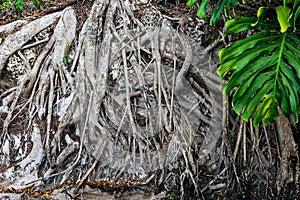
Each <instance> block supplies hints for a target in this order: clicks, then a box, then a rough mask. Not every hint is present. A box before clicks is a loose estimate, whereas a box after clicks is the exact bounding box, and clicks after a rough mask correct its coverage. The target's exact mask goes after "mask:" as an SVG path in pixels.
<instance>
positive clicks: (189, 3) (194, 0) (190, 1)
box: [186, 0, 198, 7]
mask: <svg viewBox="0 0 300 200" xmlns="http://www.w3.org/2000/svg"><path fill="white" fill-rule="evenodd" d="M197 1H198V0H189V1H188V2H187V3H186V5H188V6H189V7H192V6H193V5H195V4H196V3H197Z"/></svg>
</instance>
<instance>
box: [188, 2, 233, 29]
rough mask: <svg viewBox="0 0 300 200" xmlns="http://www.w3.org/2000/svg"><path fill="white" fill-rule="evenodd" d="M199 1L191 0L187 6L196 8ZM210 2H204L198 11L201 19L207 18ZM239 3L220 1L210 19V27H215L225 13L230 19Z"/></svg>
mask: <svg viewBox="0 0 300 200" xmlns="http://www.w3.org/2000/svg"><path fill="white" fill-rule="evenodd" d="M197 2H199V0H189V1H188V2H187V5H188V6H190V7H192V6H194V5H195V4H196V3H197ZM209 2H210V0H203V1H201V4H200V5H199V7H198V9H197V13H196V14H197V16H198V17H200V18H204V17H205V16H206V10H207V6H208V3H209ZM238 3H239V1H238V0H218V2H217V4H216V6H215V8H214V10H213V12H212V15H211V17H210V25H211V26H215V25H216V24H217V22H218V21H219V19H220V17H221V14H222V13H223V11H224V13H225V16H226V17H230V12H231V9H232V8H234V7H235V6H236V5H237V4H238Z"/></svg>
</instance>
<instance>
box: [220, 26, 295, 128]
mask: <svg viewBox="0 0 300 200" xmlns="http://www.w3.org/2000/svg"><path fill="white" fill-rule="evenodd" d="M263 23H265V21H264V22H263ZM240 24H241V23H232V24H229V26H230V30H234V29H235V30H238V29H243V27H242V26H240V27H238V28H237V27H236V26H239V25H240ZM259 24H261V23H259ZM259 24H258V25H259ZM258 25H257V26H258ZM246 26H249V23H248V24H246ZM219 57H220V62H221V66H220V67H219V68H218V74H219V76H220V77H221V78H223V79H224V78H226V79H227V78H229V79H228V81H227V82H226V84H225V86H224V93H225V94H226V95H229V94H230V92H231V91H232V94H233V97H232V105H233V110H234V111H235V112H236V113H237V114H239V115H241V117H242V118H243V119H244V120H246V121H247V120H249V119H250V118H251V117H253V118H254V119H253V124H254V126H258V124H259V123H260V122H261V121H262V120H263V121H264V122H265V124H270V123H272V122H274V120H275V119H276V117H277V116H278V111H277V107H278V106H279V107H280V108H281V110H282V111H283V113H284V114H285V115H286V116H288V117H290V120H292V119H294V120H295V122H297V121H298V114H299V113H300V103H299V102H300V100H299V98H300V76H299V75H300V62H299V61H300V39H299V37H298V36H297V34H295V33H292V32H288V31H286V32H284V33H281V32H279V31H278V32H277V31H274V30H270V31H264V32H259V33H256V34H254V35H252V36H250V37H247V38H245V39H240V40H237V41H235V42H233V43H232V44H231V45H230V46H228V47H226V48H224V49H222V50H221V51H220V53H219ZM228 75H230V77H228Z"/></svg>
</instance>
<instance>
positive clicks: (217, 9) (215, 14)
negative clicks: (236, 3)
mask: <svg viewBox="0 0 300 200" xmlns="http://www.w3.org/2000/svg"><path fill="white" fill-rule="evenodd" d="M221 1H222V2H221ZM226 1H227V0H219V1H218V3H217V5H216V7H215V9H214V10H213V13H212V15H211V17H210V22H209V24H210V25H211V26H215V25H216V24H217V22H218V21H219V19H220V16H221V14H222V12H223V9H224V5H225V3H226ZM220 2H221V5H220ZM219 5H220V6H219Z"/></svg>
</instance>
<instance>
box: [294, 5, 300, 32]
mask: <svg viewBox="0 0 300 200" xmlns="http://www.w3.org/2000/svg"><path fill="white" fill-rule="evenodd" d="M299 15H300V6H298V8H297V10H296V12H295V16H294V30H296V22H297V19H298V17H299Z"/></svg>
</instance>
